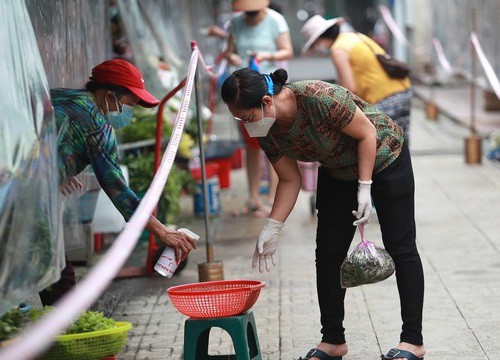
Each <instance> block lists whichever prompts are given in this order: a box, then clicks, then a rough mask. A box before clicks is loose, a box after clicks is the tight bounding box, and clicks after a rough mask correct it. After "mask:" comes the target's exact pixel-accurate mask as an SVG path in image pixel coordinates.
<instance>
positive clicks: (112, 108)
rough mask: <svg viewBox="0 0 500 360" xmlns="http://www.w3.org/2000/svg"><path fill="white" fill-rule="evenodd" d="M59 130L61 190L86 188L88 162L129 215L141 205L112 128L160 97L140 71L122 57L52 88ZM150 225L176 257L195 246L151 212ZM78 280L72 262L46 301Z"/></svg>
mask: <svg viewBox="0 0 500 360" xmlns="http://www.w3.org/2000/svg"><path fill="white" fill-rule="evenodd" d="M51 98H52V105H53V106H54V113H55V119H56V126H57V134H58V142H57V144H58V145H57V146H58V149H57V150H58V167H59V176H60V182H61V193H62V194H63V195H68V194H69V193H71V192H73V191H75V190H77V189H80V188H82V184H81V183H80V182H79V181H78V180H77V179H76V178H75V176H76V175H77V174H79V173H81V172H82V171H83V169H85V167H87V166H88V165H90V166H92V169H93V171H94V173H95V175H96V177H97V180H98V181H99V184H100V185H101V187H102V189H103V190H104V192H105V193H106V194H107V195H108V196H109V198H110V199H111V201H112V202H113V204H114V205H115V207H116V208H117V209H118V210H119V211H120V213H121V214H122V215H123V216H124V218H125V219H126V220H128V219H129V218H130V217H131V216H132V214H133V213H134V211H135V209H136V208H137V207H138V205H139V202H140V200H139V198H138V197H137V195H136V194H135V193H134V192H133V191H132V190H131V189H130V188H129V187H128V185H127V183H126V182H125V178H124V176H123V173H122V171H121V169H120V166H119V164H118V153H117V147H116V136H115V131H114V129H119V128H122V127H124V126H127V125H128V124H129V123H130V121H131V120H132V117H133V106H135V105H140V106H143V107H148V108H152V107H155V106H157V105H158V104H159V101H158V100H157V99H156V98H155V97H154V96H153V95H151V94H150V93H149V92H148V91H147V90H146V88H145V86H144V80H143V78H142V75H141V73H140V71H139V70H138V69H137V68H136V67H135V66H134V65H132V64H131V63H129V62H127V61H125V60H122V59H113V60H108V61H105V62H103V63H101V64H99V65H97V66H96V67H95V68H94V69H92V76H91V77H90V81H89V82H88V83H87V85H86V86H85V89H80V90H74V89H54V90H51ZM146 229H147V230H148V231H150V232H151V233H153V234H154V235H155V236H156V237H157V238H158V239H160V240H161V241H163V242H164V243H165V244H166V245H167V246H170V247H172V248H174V249H175V250H176V256H177V259H184V258H186V256H187V254H188V253H189V252H190V251H191V250H193V249H194V248H196V244H195V242H194V240H193V239H192V238H190V237H189V236H187V235H186V234H183V233H180V232H177V231H175V230H170V229H168V228H167V227H165V226H164V225H163V224H162V223H161V222H160V221H158V220H157V219H156V218H155V217H153V216H151V218H150V219H149V222H148V223H147V225H146ZM74 284H75V274H74V271H73V267H72V265H71V263H69V262H67V264H66V268H64V269H63V271H62V273H61V279H60V280H59V281H58V282H57V283H55V284H53V285H52V286H51V289H50V290H47V289H46V290H44V291H42V292H41V293H40V298H41V300H42V303H43V304H44V305H50V304H52V303H54V302H55V301H56V300H57V299H58V298H59V297H61V296H62V295H63V294H64V293H65V292H66V291H68V290H69V289H70V288H71V287H72V286H73V285H74Z"/></svg>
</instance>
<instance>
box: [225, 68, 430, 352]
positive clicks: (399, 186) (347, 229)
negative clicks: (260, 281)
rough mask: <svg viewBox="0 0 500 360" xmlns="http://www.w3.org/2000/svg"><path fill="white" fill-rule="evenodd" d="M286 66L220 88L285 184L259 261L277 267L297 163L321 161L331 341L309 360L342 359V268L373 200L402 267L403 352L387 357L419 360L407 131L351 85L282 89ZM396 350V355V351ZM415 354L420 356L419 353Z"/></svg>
mask: <svg viewBox="0 0 500 360" xmlns="http://www.w3.org/2000/svg"><path fill="white" fill-rule="evenodd" d="M286 80H287V73H286V71H285V70H283V69H279V70H277V71H275V72H274V73H272V74H271V75H261V74H259V73H258V72H256V71H254V70H251V69H242V70H238V71H235V72H234V73H233V74H232V75H231V76H230V77H228V78H227V79H226V81H225V82H224V84H223V86H222V90H221V92H222V99H223V100H224V102H225V103H226V104H227V106H228V109H229V111H230V112H231V114H232V115H233V116H234V117H235V118H236V119H238V120H241V121H243V123H244V126H245V127H246V128H247V129H250V130H251V131H252V132H254V133H258V136H260V137H259V138H258V140H259V144H260V146H261V147H262V149H263V150H264V151H265V153H266V155H267V157H268V158H269V160H270V161H271V163H272V165H273V167H274V169H275V170H276V173H277V174H278V178H279V182H278V186H277V190H276V198H275V200H274V205H273V208H272V211H271V213H270V215H269V218H268V219H267V220H266V224H265V226H264V229H263V230H262V232H261V234H260V236H259V239H258V241H257V244H256V248H255V252H254V255H253V267H254V268H255V267H257V265H258V266H259V270H260V271H261V272H263V271H264V269H265V270H267V271H270V270H271V268H272V266H273V265H275V263H274V259H273V257H274V255H275V253H276V248H277V245H278V234H279V232H280V230H281V228H282V227H283V225H284V222H285V220H286V219H287V217H288V215H289V214H290V212H291V211H292V209H293V207H294V205H295V201H296V199H297V195H298V193H299V191H300V188H301V175H300V171H299V168H298V165H297V160H299V161H306V162H307V161H309V162H311V161H318V162H320V164H321V167H320V169H319V176H318V190H317V204H316V206H317V209H318V229H317V235H316V273H317V291H318V298H319V306H320V311H321V324H322V330H321V332H322V334H323V338H322V340H321V342H319V344H318V345H317V346H316V348H315V349H312V350H311V351H310V352H309V353H308V355H307V356H306V358H305V359H315V360H324V359H330V360H331V359H341V358H342V356H343V355H345V354H346V353H347V350H348V348H347V343H346V340H345V335H344V327H343V324H342V323H343V320H344V297H345V289H342V288H341V285H340V266H341V264H342V261H343V260H344V258H345V256H346V254H347V251H348V249H349V245H350V243H351V241H352V238H353V236H354V232H355V230H356V226H357V225H360V224H364V223H367V222H368V220H369V218H370V214H371V210H372V196H373V201H374V203H375V204H376V206H377V214H378V218H379V222H380V227H381V230H382V238H383V242H384V246H385V248H386V249H387V251H388V252H389V254H390V255H391V256H392V258H393V259H394V262H395V264H396V277H397V284H398V290H399V296H400V300H401V315H402V320H403V328H402V332H401V336H400V342H399V345H398V346H397V349H398V350H399V353H398V350H391V351H390V352H389V353H388V354H387V355H384V357H385V358H386V359H405V358H406V359H408V360H415V359H420V358H421V357H423V356H424V354H425V348H424V345H423V340H422V307H423V295H424V276H423V270H422V263H421V261H420V256H419V254H418V251H417V247H416V243H415V237H416V235H415V219H414V179H413V171H412V166H411V160H410V154H409V151H408V146H407V145H406V143H405V141H404V139H403V132H402V130H401V128H400V127H399V126H397V125H396V124H395V123H394V122H393V121H392V120H391V119H390V118H389V117H388V116H386V115H384V114H383V113H381V112H380V111H378V110H377V109H376V108H375V107H374V106H372V105H370V104H369V103H367V102H365V101H363V100H362V99H360V98H359V97H357V96H356V95H354V94H353V93H352V92H350V91H349V90H347V89H345V88H343V87H341V86H338V85H334V84H329V83H325V82H322V81H309V80H308V81H299V82H295V83H291V84H289V85H287V86H284V84H285V82H286ZM394 354H396V355H394ZM412 356H413V357H412Z"/></svg>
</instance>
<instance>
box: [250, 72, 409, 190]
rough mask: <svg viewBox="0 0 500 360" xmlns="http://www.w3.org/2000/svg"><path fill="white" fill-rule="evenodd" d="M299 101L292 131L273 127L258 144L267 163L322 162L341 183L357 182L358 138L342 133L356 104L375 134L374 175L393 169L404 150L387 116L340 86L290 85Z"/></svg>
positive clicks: (398, 131) (396, 128) (308, 82)
mask: <svg viewBox="0 0 500 360" xmlns="http://www.w3.org/2000/svg"><path fill="white" fill-rule="evenodd" d="M287 87H288V88H289V89H290V90H292V91H293V93H294V94H295V98H296V100H297V117H296V118H295V122H294V124H293V125H292V128H291V129H290V130H289V131H288V132H281V131H279V129H278V128H277V126H276V125H274V126H273V127H272V128H271V130H270V132H269V134H268V135H267V136H266V137H260V138H259V144H260V146H261V147H262V149H263V150H264V152H265V153H266V155H267V157H268V158H269V160H270V161H271V162H272V163H274V162H277V161H278V160H279V159H280V158H281V157H282V156H283V155H286V156H287V157H289V158H292V159H296V160H299V161H305V162H312V161H318V162H319V163H320V164H321V165H322V166H324V167H325V168H326V170H327V171H328V172H329V173H330V175H331V176H332V177H333V178H335V179H339V180H345V181H348V180H356V179H357V178H358V148H357V140H356V139H354V138H352V137H350V136H348V135H346V134H344V133H343V132H342V131H341V130H342V128H343V127H344V126H346V125H347V124H349V123H350V122H351V120H352V118H353V117H354V113H355V111H356V106H357V107H359V108H360V109H361V111H363V113H364V114H365V115H366V116H367V117H368V119H369V120H370V121H371V122H372V123H373V125H374V126H375V128H376V130H377V154H376V157H375V166H374V169H373V173H374V174H377V173H378V172H380V171H382V170H383V169H384V168H386V167H387V166H388V165H390V164H391V163H392V162H393V161H394V160H395V159H396V158H397V157H398V156H399V153H400V152H401V147H402V145H403V131H402V130H401V128H400V127H399V126H398V125H396V123H394V122H393V121H392V120H391V119H390V118H389V117H388V116H386V115H384V114H383V113H381V112H380V111H378V110H377V109H376V108H375V107H374V106H372V105H370V104H369V103H367V102H366V101H364V100H362V99H361V98H359V97H357V96H356V95H354V94H353V93H351V92H350V91H349V90H347V89H345V88H343V87H342V86H339V85H335V84H330V83H326V82H323V81H315V80H305V81H298V82H295V83H292V84H289V85H287Z"/></svg>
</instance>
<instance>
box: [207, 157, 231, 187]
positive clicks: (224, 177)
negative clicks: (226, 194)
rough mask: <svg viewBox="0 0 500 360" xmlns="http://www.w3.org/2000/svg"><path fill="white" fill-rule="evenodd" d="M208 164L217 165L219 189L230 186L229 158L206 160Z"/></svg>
mask: <svg viewBox="0 0 500 360" xmlns="http://www.w3.org/2000/svg"><path fill="white" fill-rule="evenodd" d="M208 164H217V165H219V171H218V173H217V175H218V176H219V183H220V188H221V189H226V188H228V187H230V186H231V158H230V157H228V158H223V159H215V160H209V161H207V166H208Z"/></svg>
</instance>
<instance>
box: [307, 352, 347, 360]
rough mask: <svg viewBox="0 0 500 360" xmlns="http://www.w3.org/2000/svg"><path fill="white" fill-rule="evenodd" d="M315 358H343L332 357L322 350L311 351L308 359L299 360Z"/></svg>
mask: <svg viewBox="0 0 500 360" xmlns="http://www.w3.org/2000/svg"><path fill="white" fill-rule="evenodd" d="M313 357H315V358H318V359H319V360H342V356H331V355H328V354H327V353H326V352H324V351H321V350H320V349H311V350H309V352H308V353H307V355H306V357H305V358H303V357H301V358H299V360H308V359H312V358H313Z"/></svg>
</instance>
